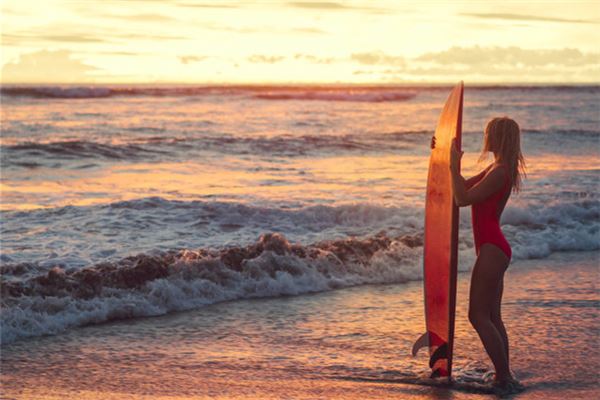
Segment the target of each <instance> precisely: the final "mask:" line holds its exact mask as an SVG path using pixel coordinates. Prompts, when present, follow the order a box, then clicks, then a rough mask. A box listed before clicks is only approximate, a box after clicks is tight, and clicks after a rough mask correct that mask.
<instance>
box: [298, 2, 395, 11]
mask: <svg viewBox="0 0 600 400" xmlns="http://www.w3.org/2000/svg"><path fill="white" fill-rule="evenodd" d="M287 5H288V6H289V7H294V8H304V9H309V10H321V11H348V10H357V11H369V12H375V13H382V12H388V11H389V10H387V9H384V8H378V7H360V6H353V5H349V4H348V3H342V2H335V1H290V2H288V3H287Z"/></svg>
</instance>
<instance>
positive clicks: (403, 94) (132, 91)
mask: <svg viewBox="0 0 600 400" xmlns="http://www.w3.org/2000/svg"><path fill="white" fill-rule="evenodd" d="M0 93H1V94H2V95H3V96H8V97H26V98H41V99H90V98H108V97H131V96H135V97H140V96H141V97H148V96H150V97H191V96H249V97H251V98H256V99H263V100H321V101H356V102H385V101H405V100H409V99H411V98H413V97H415V96H416V94H417V93H416V91H414V90H405V89H401V88H397V87H396V88H394V87H377V86H375V87H321V86H311V87H307V86H297V87H294V86H169V87H167V86H162V87H144V86H129V87H123V86H112V87H111V86H8V87H2V88H0Z"/></svg>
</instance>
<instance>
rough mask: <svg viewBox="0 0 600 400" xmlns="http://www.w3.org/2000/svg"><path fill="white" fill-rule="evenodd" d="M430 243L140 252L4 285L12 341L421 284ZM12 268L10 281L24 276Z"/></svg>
mask: <svg viewBox="0 0 600 400" xmlns="http://www.w3.org/2000/svg"><path fill="white" fill-rule="evenodd" d="M421 245H422V238H421V237H419V236H401V237H396V238H388V237H387V236H385V235H384V234H381V235H376V236H373V237H370V238H367V239H355V238H348V239H344V240H334V241H327V242H321V243H317V244H314V245H309V246H302V245H296V244H291V243H290V242H289V241H288V240H287V239H286V238H285V237H284V236H283V235H280V234H266V235H263V236H261V237H260V239H259V240H258V241H257V242H255V243H253V244H251V245H248V246H245V247H231V248H227V249H223V250H210V249H199V250H196V251H191V250H182V251H171V252H165V253H163V254H161V255H157V256H151V255H146V254H140V255H137V256H133V257H127V258H124V259H122V260H120V261H118V262H115V263H101V264H97V265H94V266H91V267H88V268H83V269H78V270H64V269H62V268H59V267H55V268H53V269H51V270H50V271H48V272H47V273H46V274H41V275H39V276H36V277H33V278H30V279H27V280H24V281H4V282H3V284H2V286H1V290H2V299H1V302H2V308H3V310H2V315H1V317H0V318H1V322H2V332H1V334H2V337H1V341H2V343H4V344H6V343H10V342H12V341H14V340H16V339H19V338H23V337H30V336H39V335H47V334H56V333H60V332H63V331H64V330H66V329H68V328H70V327H76V326H83V325H88V324H95V323H101V322H105V321H111V320H118V319H128V318H134V317H141V316H155V315H162V314H165V313H168V312H172V311H180V310H187V309H192V308H196V307H199V306H203V305H207V304H213V303H216V302H221V301H226V300H234V299H246V298H256V297H271V296H287V295H297V294H301V293H308V292H317V291H325V290H331V289H337V288H342V287H348V286H354V285H360V284H366V283H400V282H407V281H410V280H415V279H420V277H421V276H422V271H421V268H420V265H419V264H420V263H419V257H420V249H419V246H421ZM18 268H19V267H18V266H5V267H4V268H3V275H4V274H6V273H13V274H14V273H15V272H18Z"/></svg>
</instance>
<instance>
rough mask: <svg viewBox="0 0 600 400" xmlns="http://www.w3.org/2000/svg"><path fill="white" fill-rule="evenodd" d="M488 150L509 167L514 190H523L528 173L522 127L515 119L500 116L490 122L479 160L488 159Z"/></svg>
mask: <svg viewBox="0 0 600 400" xmlns="http://www.w3.org/2000/svg"><path fill="white" fill-rule="evenodd" d="M488 152H494V153H495V154H497V156H498V162H499V163H500V164H503V165H505V166H506V167H508V172H509V176H510V178H511V182H512V190H513V192H519V191H521V186H522V180H523V178H524V177H526V176H527V174H526V173H525V168H526V166H525V158H523V154H522V153H521V129H520V128H519V125H518V124H517V123H516V122H515V121H514V120H513V119H510V118H508V117H498V118H493V119H492V120H490V122H488V124H487V126H486V127H485V136H484V139H483V148H482V149H481V156H480V157H479V161H483V160H485V159H487V155H488Z"/></svg>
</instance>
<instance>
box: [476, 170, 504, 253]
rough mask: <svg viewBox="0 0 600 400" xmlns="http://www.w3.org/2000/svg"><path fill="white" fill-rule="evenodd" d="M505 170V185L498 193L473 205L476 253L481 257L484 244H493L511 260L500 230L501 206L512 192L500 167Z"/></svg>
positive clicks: (479, 178)
mask: <svg viewBox="0 0 600 400" xmlns="http://www.w3.org/2000/svg"><path fill="white" fill-rule="evenodd" d="M499 167H502V169H503V170H504V185H503V186H502V188H500V189H499V190H498V191H497V192H496V193H493V194H491V195H489V196H488V197H487V198H486V199H485V200H483V201H480V202H479V203H473V204H472V206H471V221H472V223H473V238H474V239H475V253H476V254H477V255H479V249H481V246H483V244H484V243H491V244H493V245H495V246H497V247H498V248H499V249H500V250H502V252H503V253H504V254H506V257H508V259H509V260H510V258H511V256H512V250H511V248H510V245H509V244H508V242H507V241H506V238H505V237H504V235H503V234H502V230H501V229H500V216H499V206H500V204H501V202H503V201H504V200H505V197H506V196H507V195H508V191H510V190H511V184H510V179H509V177H508V174H507V172H506V168H505V167H504V166H503V165H500V166H499ZM484 175H485V174H484V173H482V174H481V176H478V177H477V178H478V179H476V180H475V181H474V182H472V184H470V185H469V186H473V185H475V184H476V183H478V182H479V181H480V180H481V179H482V178H483V176H484Z"/></svg>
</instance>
